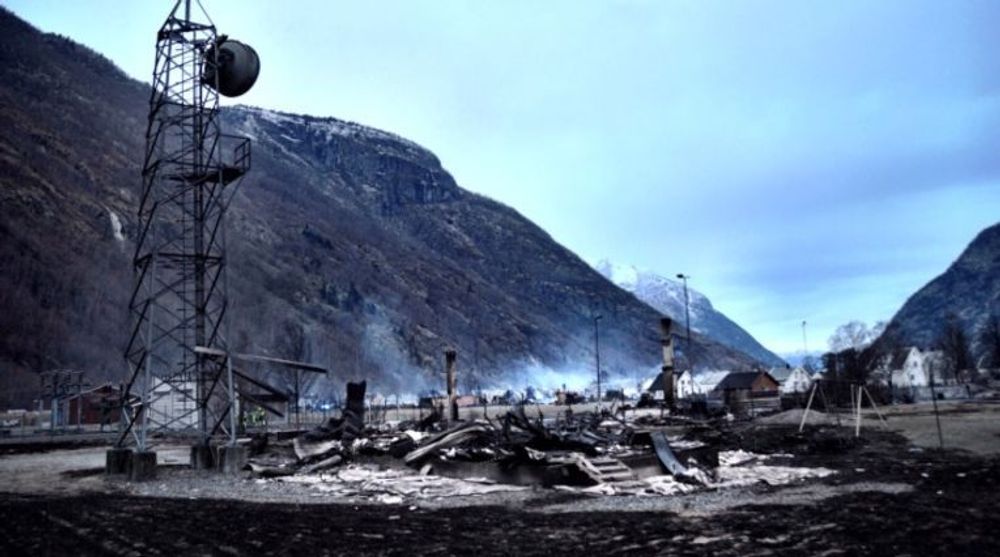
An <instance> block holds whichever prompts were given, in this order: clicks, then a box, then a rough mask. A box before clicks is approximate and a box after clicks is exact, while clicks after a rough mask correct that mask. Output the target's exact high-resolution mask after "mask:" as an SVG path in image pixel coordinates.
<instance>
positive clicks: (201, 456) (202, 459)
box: [191, 444, 216, 470]
mask: <svg viewBox="0 0 1000 557" xmlns="http://www.w3.org/2000/svg"><path fill="white" fill-rule="evenodd" d="M215 462H216V460H215V447H212V446H211V445H203V444H198V445H191V468H193V469H194V470H211V469H213V468H214V467H215Z"/></svg>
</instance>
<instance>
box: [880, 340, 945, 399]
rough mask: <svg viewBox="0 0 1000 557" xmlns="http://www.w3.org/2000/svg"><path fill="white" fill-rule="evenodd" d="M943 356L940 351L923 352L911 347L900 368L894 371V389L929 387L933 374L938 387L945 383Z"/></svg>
mask: <svg viewBox="0 0 1000 557" xmlns="http://www.w3.org/2000/svg"><path fill="white" fill-rule="evenodd" d="M942 358H943V355H942V354H941V352H939V351H930V350H927V351H921V350H920V349H919V348H917V347H915V346H914V347H911V348H910V349H909V350H908V351H907V352H906V358H904V359H903V362H902V364H901V365H900V367H898V368H896V369H893V370H892V386H893V387H894V388H903V389H906V388H913V387H927V386H928V385H930V384H931V374H932V373H934V374H935V376H934V381H935V383H937V384H938V385H940V384H942V383H944V381H943V378H942V377H941V375H940V374H941V371H942V367H943V366H942V365H941V363H942V362H941V360H942Z"/></svg>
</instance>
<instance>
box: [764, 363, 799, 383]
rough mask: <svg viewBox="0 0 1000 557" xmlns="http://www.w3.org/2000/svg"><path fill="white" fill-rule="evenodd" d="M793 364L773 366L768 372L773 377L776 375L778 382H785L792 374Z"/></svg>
mask: <svg viewBox="0 0 1000 557" xmlns="http://www.w3.org/2000/svg"><path fill="white" fill-rule="evenodd" d="M792 371H793V370H792V366H788V365H784V366H781V367H772V368H771V369H770V370H769V371H768V373H769V374H771V377H774V378H775V379H776V380H777V381H778V383H784V382H785V381H786V380H787V379H788V378H789V377H791V375H792Z"/></svg>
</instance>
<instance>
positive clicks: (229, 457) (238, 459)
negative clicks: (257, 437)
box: [216, 445, 247, 474]
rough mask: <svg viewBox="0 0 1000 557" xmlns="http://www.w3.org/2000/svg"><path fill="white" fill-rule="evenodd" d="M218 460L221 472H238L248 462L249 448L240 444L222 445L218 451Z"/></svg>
mask: <svg viewBox="0 0 1000 557" xmlns="http://www.w3.org/2000/svg"><path fill="white" fill-rule="evenodd" d="M216 462H217V463H218V469H219V472H222V473H223V474H238V473H239V472H240V471H241V470H243V467H244V466H246V464H247V448H246V447H240V446H235V447H231V446H228V445H227V446H222V447H219V448H218V451H217V452H216Z"/></svg>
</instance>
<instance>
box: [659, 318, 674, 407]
mask: <svg viewBox="0 0 1000 557" xmlns="http://www.w3.org/2000/svg"><path fill="white" fill-rule="evenodd" d="M673 329H674V322H673V321H672V320H671V319H670V318H669V317H664V318H662V319H660V333H661V337H662V338H661V340H660V342H661V344H662V345H663V366H662V367H660V377H661V379H660V381H661V383H662V387H663V405H664V407H666V408H669V409H670V410H673V409H674V407H675V401H674V398H675V397H674V394H675V393H674V330H673Z"/></svg>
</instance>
